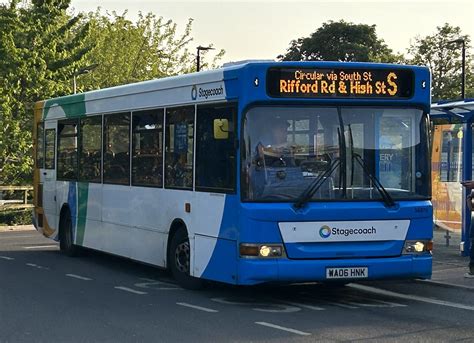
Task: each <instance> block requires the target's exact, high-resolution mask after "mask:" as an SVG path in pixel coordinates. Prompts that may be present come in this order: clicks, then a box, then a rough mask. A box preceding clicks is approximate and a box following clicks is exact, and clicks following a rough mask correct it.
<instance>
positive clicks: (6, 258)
mask: <svg viewBox="0 0 474 343" xmlns="http://www.w3.org/2000/svg"><path fill="white" fill-rule="evenodd" d="M0 258H1V259H2V260H7V261H13V260H14V258H13V257H8V256H0Z"/></svg>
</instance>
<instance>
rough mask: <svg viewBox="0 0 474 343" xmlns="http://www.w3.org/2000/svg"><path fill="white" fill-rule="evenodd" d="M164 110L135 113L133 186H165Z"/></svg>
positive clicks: (133, 123)
mask: <svg viewBox="0 0 474 343" xmlns="http://www.w3.org/2000/svg"><path fill="white" fill-rule="evenodd" d="M163 114H164V110H163V109H155V110H148V111H140V112H134V113H133V118H132V127H133V132H132V185H134V186H156V187H162V186H163Z"/></svg>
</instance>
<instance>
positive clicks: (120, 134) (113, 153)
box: [104, 112, 130, 185]
mask: <svg viewBox="0 0 474 343" xmlns="http://www.w3.org/2000/svg"><path fill="white" fill-rule="evenodd" d="M104 183H110V184H118V185H129V184H130V113H128V112H126V113H113V114H108V115H106V116H104Z"/></svg>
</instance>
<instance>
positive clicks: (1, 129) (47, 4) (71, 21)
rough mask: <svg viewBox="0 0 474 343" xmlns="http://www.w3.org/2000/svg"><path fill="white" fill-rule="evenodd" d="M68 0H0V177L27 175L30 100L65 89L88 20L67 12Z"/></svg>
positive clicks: (80, 54)
mask: <svg viewBox="0 0 474 343" xmlns="http://www.w3.org/2000/svg"><path fill="white" fill-rule="evenodd" d="M69 3H70V1H69V0H32V1H31V2H27V1H23V2H22V3H21V5H20V4H19V1H18V0H11V1H10V3H9V4H7V5H0V27H1V28H2V30H1V31H0V59H1V61H2V63H1V64H0V135H1V138H0V183H12V184H13V183H25V182H28V181H29V180H31V176H32V175H31V168H32V164H33V159H32V157H31V155H32V154H31V148H32V137H31V130H32V124H33V120H32V119H33V106H34V103H35V102H36V101H38V100H41V99H44V98H50V97H55V96H58V95H62V94H66V93H68V91H69V82H68V81H69V79H70V78H71V77H72V74H73V71H74V69H75V66H77V65H80V63H81V61H82V60H83V58H84V56H85V54H86V53H87V51H89V50H90V47H89V46H84V44H83V43H84V38H85V37H86V36H87V32H88V26H87V25H84V26H82V27H81V28H80V29H79V28H78V27H77V23H78V22H79V20H80V16H76V17H70V16H69V15H68V14H67V13H66V10H67V8H68V7H69Z"/></svg>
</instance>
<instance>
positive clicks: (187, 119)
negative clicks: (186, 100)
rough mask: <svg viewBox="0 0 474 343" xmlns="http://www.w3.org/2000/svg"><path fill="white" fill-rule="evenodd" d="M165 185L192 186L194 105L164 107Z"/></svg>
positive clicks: (187, 187) (169, 186)
mask: <svg viewBox="0 0 474 343" xmlns="http://www.w3.org/2000/svg"><path fill="white" fill-rule="evenodd" d="M165 137H166V145H165V148H166V153H165V165H166V172H165V176H166V177H165V187H167V188H177V189H192V188H193V147H194V146H193V145H194V106H187V107H176V108H168V109H166V135H165Z"/></svg>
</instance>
